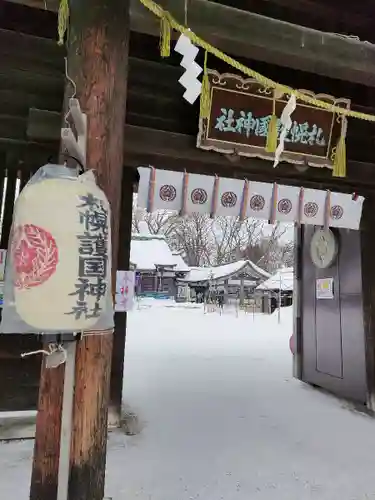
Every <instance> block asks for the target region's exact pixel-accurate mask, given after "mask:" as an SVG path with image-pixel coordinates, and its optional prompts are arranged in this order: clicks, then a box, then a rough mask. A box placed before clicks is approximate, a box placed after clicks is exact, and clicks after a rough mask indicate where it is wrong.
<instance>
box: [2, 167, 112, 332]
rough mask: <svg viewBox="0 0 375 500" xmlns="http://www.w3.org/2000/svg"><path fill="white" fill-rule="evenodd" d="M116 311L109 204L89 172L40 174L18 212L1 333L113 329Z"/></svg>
mask: <svg viewBox="0 0 375 500" xmlns="http://www.w3.org/2000/svg"><path fill="white" fill-rule="evenodd" d="M58 168H60V169H63V170H61V171H67V170H68V169H64V167H57V169H58ZM51 171H52V172H53V170H51ZM57 171H58V170H56V172H57ZM111 305H112V299H111V232H110V207H109V203H108V200H107V198H106V197H105V195H104V193H103V191H101V189H99V187H98V186H97V185H96V183H95V179H94V176H93V174H92V173H91V172H88V173H86V174H83V175H82V176H80V177H78V178H77V177H68V176H66V175H65V176H61V177H54V178H51V177H46V176H44V177H43V175H39V176H38V173H37V174H36V175H35V179H34V178H33V179H31V182H30V183H29V184H28V185H27V186H26V187H25V188H24V189H23V191H22V192H21V194H20V196H19V197H18V199H17V202H16V205H15V208H14V216H13V228H12V235H11V239H10V245H9V251H8V261H7V268H6V276H5V297H4V309H3V321H2V331H5V332H12V331H13V332H18V333H23V332H50V331H59V332H81V331H83V332H84V331H86V330H92V329H105V328H111V327H112V326H113V307H111Z"/></svg>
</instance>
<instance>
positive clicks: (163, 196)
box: [151, 170, 184, 211]
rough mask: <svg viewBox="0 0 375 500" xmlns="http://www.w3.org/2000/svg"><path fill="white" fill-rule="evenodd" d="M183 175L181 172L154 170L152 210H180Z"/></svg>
mask: <svg viewBox="0 0 375 500" xmlns="http://www.w3.org/2000/svg"><path fill="white" fill-rule="evenodd" d="M183 177H184V174H183V173H182V172H172V171H169V170H156V176H155V187H154V197H153V202H152V206H153V209H154V210H177V211H180V210H181V206H182V182H183ZM151 189H152V187H151Z"/></svg>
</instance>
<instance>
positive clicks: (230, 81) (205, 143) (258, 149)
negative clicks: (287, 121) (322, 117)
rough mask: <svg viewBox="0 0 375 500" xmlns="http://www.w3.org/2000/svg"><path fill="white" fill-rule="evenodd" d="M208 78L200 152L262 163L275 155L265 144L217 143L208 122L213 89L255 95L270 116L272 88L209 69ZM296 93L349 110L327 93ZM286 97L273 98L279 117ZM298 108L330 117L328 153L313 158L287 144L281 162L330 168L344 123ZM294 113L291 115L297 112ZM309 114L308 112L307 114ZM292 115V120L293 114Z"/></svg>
mask: <svg viewBox="0 0 375 500" xmlns="http://www.w3.org/2000/svg"><path fill="white" fill-rule="evenodd" d="M208 77H209V80H210V92H211V96H210V102H211V104H210V114H209V118H202V117H200V119H199V132H198V137H197V144H196V145H197V147H198V148H200V149H204V150H207V151H216V152H218V153H224V154H237V155H239V156H245V157H250V158H251V157H252V158H254V157H256V158H261V159H264V160H273V159H274V153H267V152H266V151H265V141H266V139H264V145H262V146H259V145H251V144H241V143H239V142H231V141H228V140H220V139H215V138H212V137H210V131H211V126H210V121H211V114H212V105H213V99H212V96H213V93H214V92H215V90H219V91H222V90H226V91H229V92H233V93H234V94H236V95H239V94H242V95H243V94H245V95H250V96H254V97H257V98H260V99H267V100H268V101H269V109H270V114H271V113H272V101H273V89H270V88H265V87H263V86H262V85H260V84H259V83H258V82H257V81H256V80H254V79H251V78H248V79H244V78H241V77H240V76H238V75H234V74H231V73H223V74H220V73H218V72H217V71H214V70H208ZM299 92H303V93H304V94H306V95H308V96H311V97H313V98H316V99H319V100H322V101H326V102H328V103H331V104H332V105H335V106H340V107H343V108H346V109H350V104H351V101H350V99H346V98H335V97H333V96H331V95H327V94H314V93H313V92H311V91H309V90H299ZM288 97H289V96H286V95H278V96H277V98H276V114H277V116H278V117H279V116H280V115H281V110H282V109H283V108H284V106H285V104H286V103H287V100H288ZM298 108H300V109H301V108H306V109H310V110H314V112H315V111H317V112H318V111H319V112H321V113H329V114H331V115H332V119H331V121H330V123H331V125H330V133H329V141H328V145H327V154H326V155H325V156H321V155H314V154H309V153H303V152H294V151H288V149H287V144H286V148H285V151H284V153H283V154H282V156H281V161H285V162H288V163H293V164H297V165H309V166H313V167H327V168H330V169H332V168H333V162H334V156H335V151H336V143H337V140H338V138H339V137H340V135H341V133H342V132H343V126H344V124H343V120H342V117H341V115H337V113H332V111H327V110H324V109H322V108H316V107H315V106H311V105H309V104H306V103H304V102H303V103H302V102H298V101H297V109H298ZM297 109H296V111H295V112H294V114H295V113H296V112H297ZM310 112H311V111H310ZM294 114H292V116H291V118H292V120H293V115H294Z"/></svg>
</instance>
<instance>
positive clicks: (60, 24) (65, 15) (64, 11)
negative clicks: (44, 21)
mask: <svg viewBox="0 0 375 500" xmlns="http://www.w3.org/2000/svg"><path fill="white" fill-rule="evenodd" d="M68 21H69V0H60V5H59V13H58V20H57V32H58V35H59V38H58V42H57V43H58V45H63V43H64V38H65V33H66V30H67V27H68Z"/></svg>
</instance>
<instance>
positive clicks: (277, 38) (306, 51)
mask: <svg viewBox="0 0 375 500" xmlns="http://www.w3.org/2000/svg"><path fill="white" fill-rule="evenodd" d="M14 1H17V3H25V4H26V5H27V4H30V2H31V4H32V6H40V8H45V5H44V2H43V0H40V1H39V0H14ZM159 3H160V4H161V5H162V6H163V7H164V8H166V9H167V10H169V11H170V12H171V13H172V14H173V15H174V16H175V17H176V19H177V20H178V21H179V22H181V23H183V22H184V18H185V0H159ZM57 4H58V2H55V1H54V0H52V1H51V2H47V8H49V9H52V10H53V9H56V8H57ZM188 25H189V27H190V28H191V29H192V30H193V31H195V32H196V33H197V34H198V35H200V36H201V37H202V38H203V39H205V40H206V41H208V42H210V43H212V44H213V45H214V46H216V47H217V48H219V49H221V50H223V51H224V52H227V53H229V54H233V55H234V56H237V57H238V56H241V57H246V58H247V59H255V60H258V61H264V62H267V63H270V64H275V65H278V66H284V67H289V68H294V69H298V70H302V71H308V72H311V73H316V74H320V75H323V76H329V77H332V78H337V79H342V80H347V81H350V82H356V83H362V84H366V85H367V86H373V87H374V86H375V58H374V48H373V47H372V46H371V45H370V44H365V43H361V42H357V41H353V40H349V39H346V38H343V37H338V36H335V35H332V34H327V33H323V32H320V31H316V30H312V29H308V28H305V27H303V26H297V25H293V24H289V23H286V22H283V21H278V20H276V19H271V18H268V17H265V16H261V15H258V14H255V13H253V12H246V11H242V10H239V9H236V8H233V7H228V6H225V5H221V4H218V3H215V2H211V1H208V0H190V1H189V5H188ZM131 29H132V30H133V31H137V32H140V33H146V34H150V35H155V36H159V31H160V22H159V20H158V19H157V18H156V17H155V16H154V14H152V13H151V12H149V11H148V10H147V9H145V7H143V5H142V4H141V3H140V2H139V0H131Z"/></svg>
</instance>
